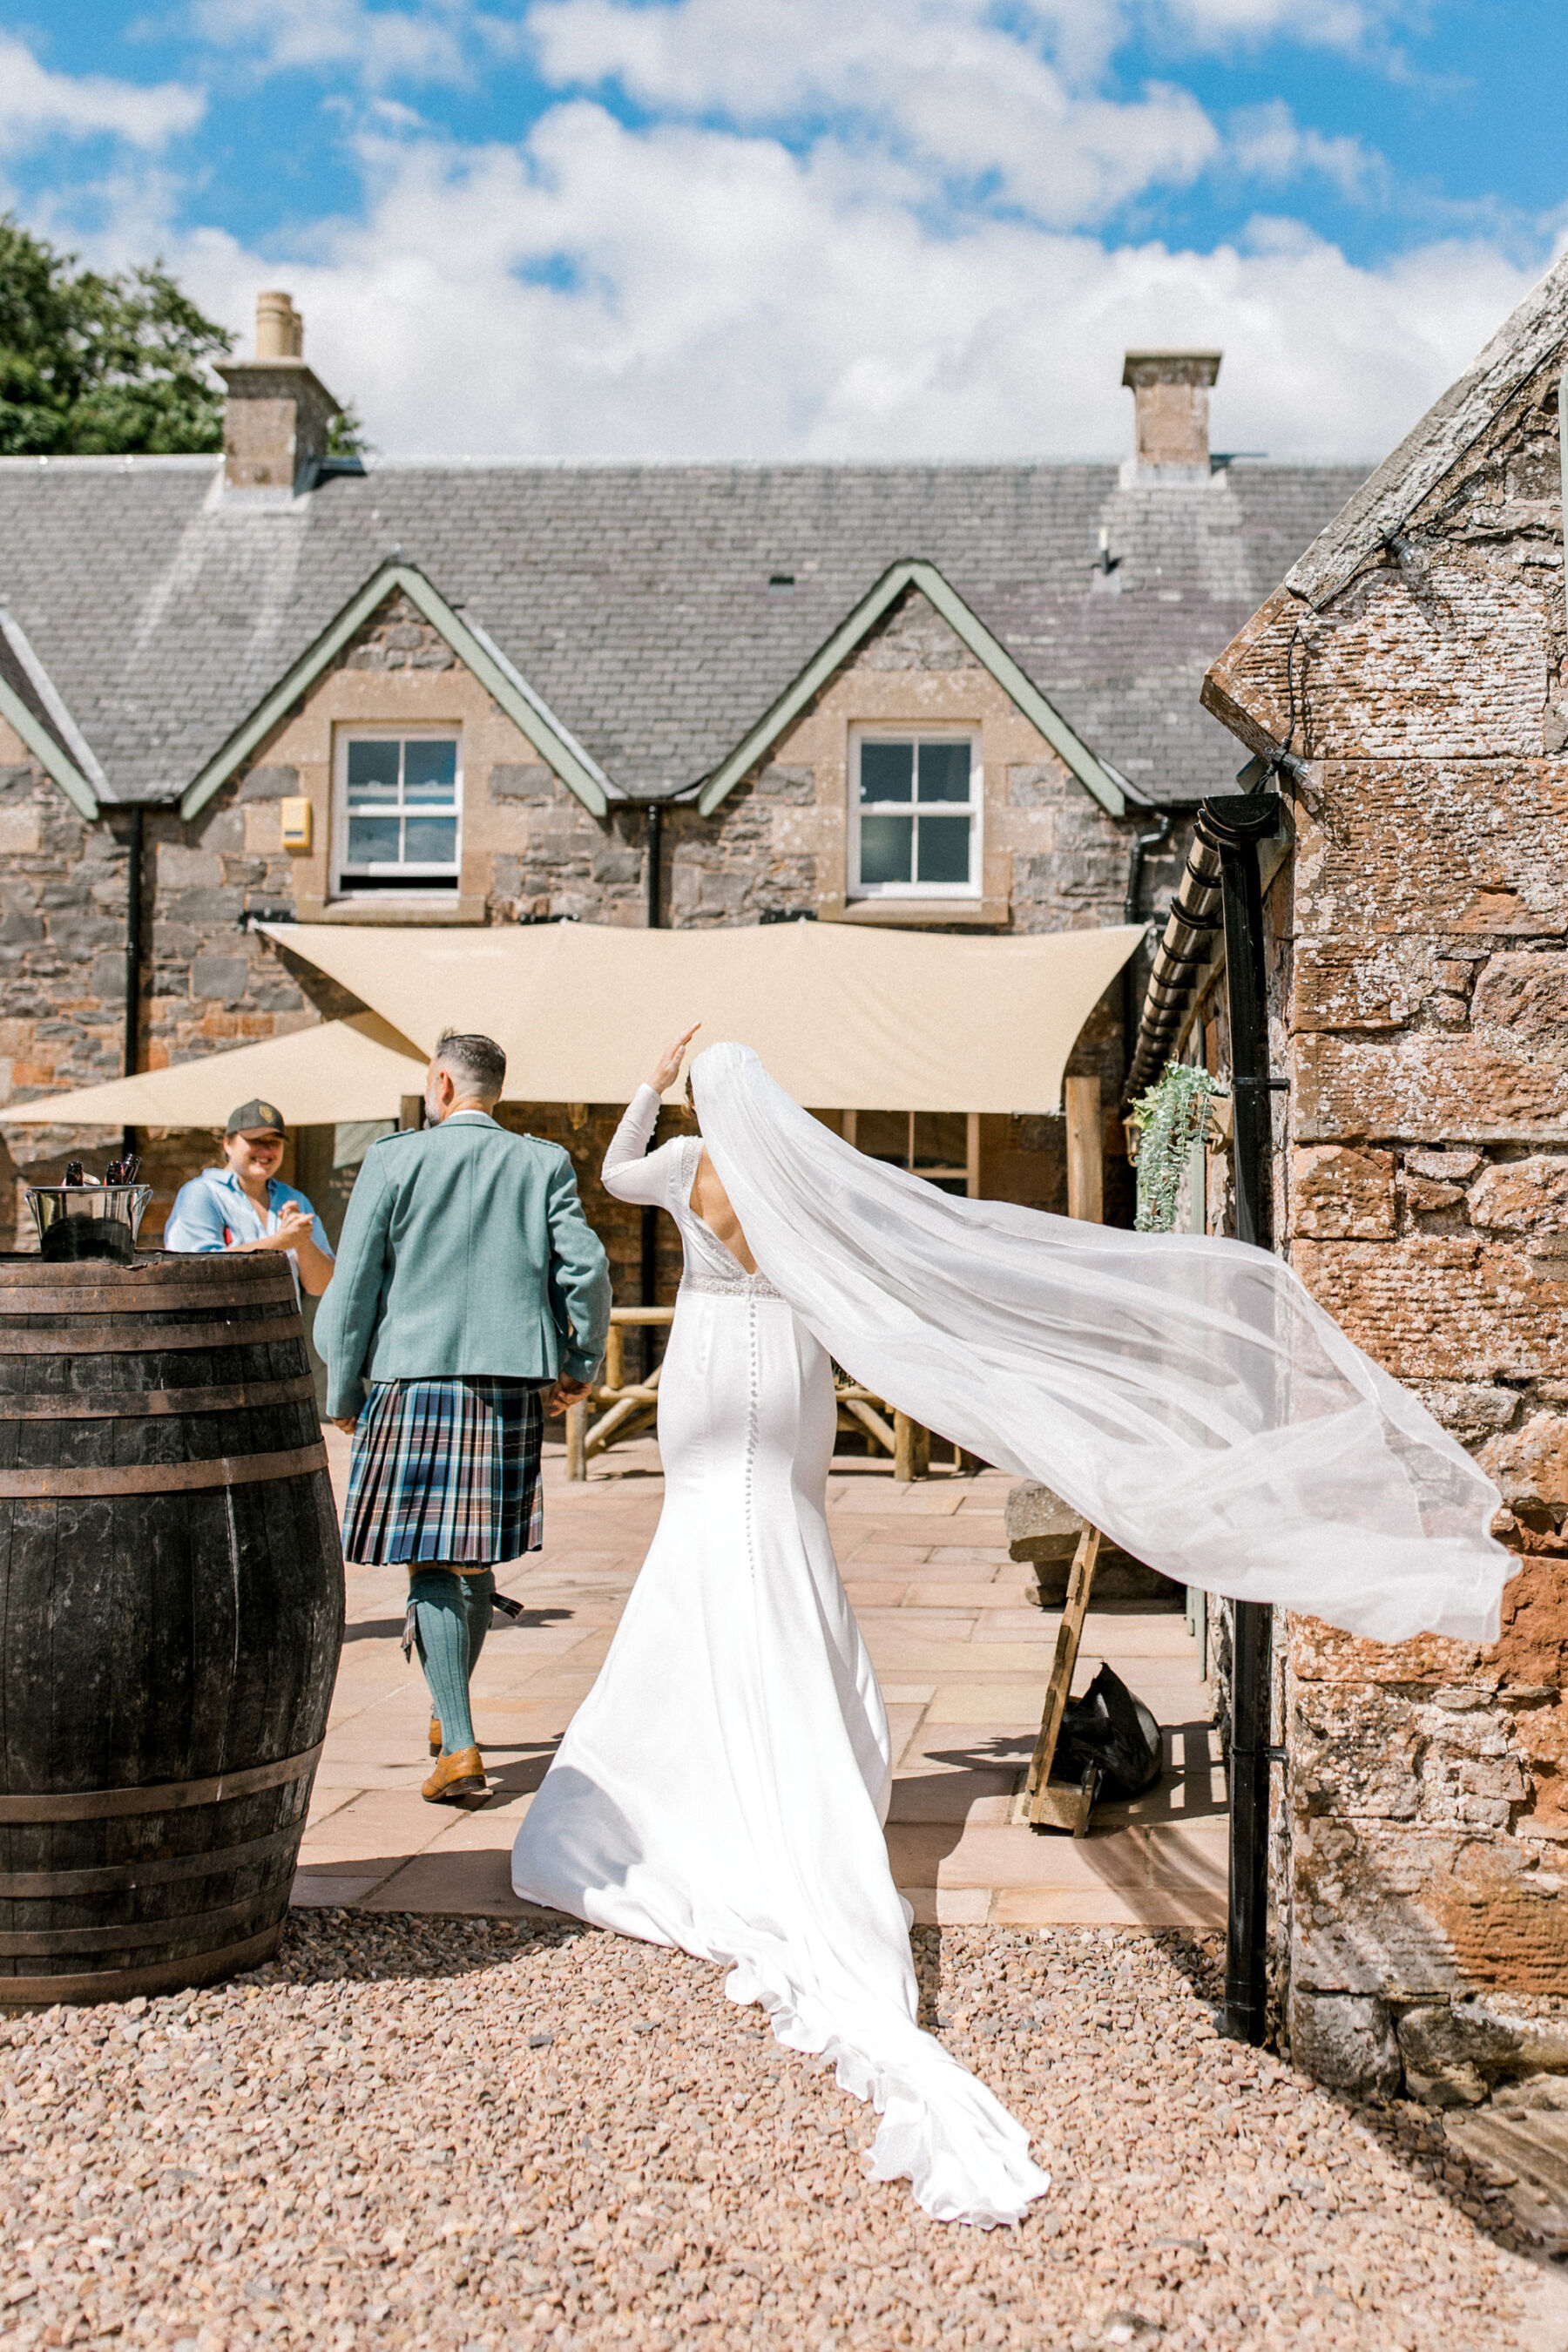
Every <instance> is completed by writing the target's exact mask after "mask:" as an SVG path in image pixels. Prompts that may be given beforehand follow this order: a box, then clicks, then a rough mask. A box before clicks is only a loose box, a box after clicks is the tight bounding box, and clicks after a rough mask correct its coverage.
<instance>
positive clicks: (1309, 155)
mask: <svg viewBox="0 0 1568 2352" xmlns="http://www.w3.org/2000/svg"><path fill="white" fill-rule="evenodd" d="M1229 128H1230V136H1229V142H1228V151H1229V157H1230V160H1231V161H1232V162H1233V163H1235V164H1236V166H1237V170H1239V171H1240V172H1242V173H1245V174H1246V175H1247V177H1248V178H1249V179H1256V180H1271V181H1273V182H1275V183H1276V184H1284V183H1285V182H1287V181H1289V180H1299V179H1300V178H1302V177H1303V175H1304V174H1305V173H1309V172H1310V173H1316V174H1317V175H1318V176H1319V177H1320V178H1321V179H1325V180H1328V181H1330V182H1331V183H1332V184H1333V185H1334V186H1335V187H1337V188H1338V189H1339V191H1340V193H1341V194H1342V195H1343V196H1348V197H1349V198H1350V199H1351V201H1352V203H1359V202H1362V201H1363V200H1365V199H1366V198H1368V197H1370V196H1373V195H1381V194H1384V193H1385V192H1386V190H1387V189H1388V187H1389V184H1390V179H1391V174H1390V173H1389V169H1388V165H1387V163H1385V162H1384V158H1383V157H1382V156H1381V155H1379V154H1377V153H1375V152H1373V150H1372V149H1370V148H1368V147H1363V144H1362V142H1361V141H1360V140H1359V139H1347V138H1343V137H1341V138H1330V137H1326V136H1325V135H1324V133H1323V132H1322V131H1312V130H1303V129H1302V128H1301V126H1300V123H1299V122H1298V121H1296V119H1295V117H1294V115H1293V114H1292V113H1291V111H1290V109H1289V107H1288V106H1287V105H1286V103H1285V101H1284V100H1283V99H1279V98H1277V99H1273V100H1270V101H1269V103H1268V105H1267V106H1255V107H1248V108H1246V109H1244V110H1242V111H1240V112H1238V113H1237V114H1233V115H1232V117H1231V119H1230V126H1229Z"/></svg>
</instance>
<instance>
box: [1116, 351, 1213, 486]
mask: <svg viewBox="0 0 1568 2352" xmlns="http://www.w3.org/2000/svg"><path fill="white" fill-rule="evenodd" d="M1223 357H1224V354H1223V352H1128V354H1127V358H1126V362H1125V363H1124V365H1123V367H1122V370H1121V381H1122V383H1124V384H1127V385H1129V386H1130V387H1131V393H1132V398H1133V402H1134V407H1135V418H1136V425H1135V433H1136V437H1135V440H1134V444H1133V449H1134V455H1133V458H1132V463H1131V468H1130V469H1126V470H1128V471H1129V472H1130V474H1131V478H1132V479H1133V480H1135V481H1157V482H1206V481H1207V480H1208V478H1209V386H1210V385H1211V384H1212V383H1214V381H1215V377H1216V376H1217V375H1218V373H1219V363H1220V361H1221V359H1222V358H1223Z"/></svg>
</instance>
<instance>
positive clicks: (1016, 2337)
mask: <svg viewBox="0 0 1568 2352" xmlns="http://www.w3.org/2000/svg"><path fill="white" fill-rule="evenodd" d="M917 1947H918V1950H919V1955H920V1959H921V1970H922V1985H923V1991H924V1996H925V2001H926V2008H927V2021H928V2022H931V2021H935V2022H936V2023H937V2024H938V2025H939V2028H940V2030H942V2031H943V2032H944V2034H945V2037H946V2039H947V2040H948V2042H949V2043H950V2046H951V2047H952V2048H953V2049H954V2050H955V2051H957V2052H958V2053H960V2054H961V2055H962V2056H963V2057H964V2058H965V2059H967V2060H968V2061H969V2062H970V2063H973V2065H974V2066H975V2067H976V2068H977V2069H978V2070H979V2071H980V2072H981V2073H982V2074H984V2078H985V2080H986V2081H987V2082H989V2083H990V2084H992V2085H993V2086H994V2088H995V2090H996V2091H997V2092H998V2093H999V2094H1000V2095H1001V2096H1002V2097H1003V2098H1004V2099H1005V2100H1006V2101H1007V2102H1008V2104H1009V2105H1011V2106H1013V2107H1014V2109H1015V2110H1016V2112H1017V2113H1018V2114H1019V2115H1020V2116H1022V2117H1023V2118H1024V2119H1025V2120H1026V2123H1027V2124H1028V2126H1029V2127H1030V2129H1031V2131H1032V2132H1033V2133H1034V2135H1035V2137H1036V2153H1037V2156H1039V2157H1040V2158H1041V2160H1042V2161H1043V2162H1044V2163H1046V2164H1047V2166H1048V2168H1049V2169H1050V2170H1051V2172H1052V2174H1053V2175H1054V2182H1053V2186H1052V2189H1051V2191H1050V2194H1049V2195H1048V2197H1047V2198H1045V2199H1044V2200H1042V2201H1041V2202H1040V2204H1038V2205H1037V2207H1036V2208H1035V2209H1034V2210H1033V2211H1032V2213H1031V2215H1030V2217H1029V2218H1028V2219H1027V2221H1026V2222H1025V2223H1024V2224H1023V2225H1022V2226H1021V2227H1020V2228H1018V2229H1017V2230H1014V2231H991V2232H989V2233H986V2232H982V2231H973V2230H963V2229H954V2228H951V2227H944V2226H943V2225H942V2224H941V2223H938V2222H933V2221H930V2220H928V2219H927V2218H926V2216H925V2215H923V2214H922V2213H921V2212H920V2210H918V2208H917V2207H916V2206H915V2205H914V2204H913V2202H912V2201H911V2200H910V2196H909V2194H908V2190H907V2188H906V2187H904V2186H903V2185H901V2184H898V2183H893V2184H889V2185H886V2186H879V2185H877V2184H875V2183H872V2182H870V2181H868V2180H867V2179H865V2177H864V2175H863V2174H862V2172H861V2170H860V2168H859V2154H858V2151H859V2150H860V2148H861V2147H862V2146H863V2145H864V2143H865V2142H866V2141H867V2140H868V2138H869V2137H870V2126H869V2124H868V2116H867V2112H866V2110H865V2109H863V2108H862V2107H860V2106H859V2105H858V2103H856V2102H855V2101H853V2100H851V2099H849V2098H848V2097H847V2096H846V2095H844V2094H843V2093H842V2092H840V2091H839V2090H838V2089H837V2086H836V2085H835V2084H834V2083H833V2081H832V2079H831V2077H830V2076H827V2075H825V2074H822V2073H821V2072H820V2071H818V2070H817V2069H816V2067H814V2066H813V2065H812V2064H811V2063H810V2062H808V2061H806V2060H805V2059H802V2058H800V2057H797V2056H796V2055H795V2054H794V2053H789V2052H784V2051H781V2050H780V2049H778V2048H777V2046H776V2045H775V2044H774V2042H773V2040H772V2038H771V2036H770V2035H769V2034H768V2033H767V2032H766V2031H765V2029H764V2028H763V2024H762V2021H761V2018H760V2015H759V2013H758V2012H757V2011H754V2010H753V2011H736V2010H735V2009H733V2008H731V2005H730V2004H729V2003H728V2002H727V2001H726V2000H724V1999H723V1997H722V1994H721V1990H720V1981H721V1980H720V1976H719V1973H718V1971H717V1970H715V1969H710V1968H709V1967H707V1966H705V1965H703V1964H701V1963H700V1962H697V1961H693V1960H689V1959H687V1958H684V1957H683V1956H681V1955H679V1954H674V1953H668V1952H658V1951H654V1950H651V1949H649V1948H645V1947H642V1946H639V1945H635V1944H627V1943H622V1942H620V1941H618V1940H617V1939H616V1938H615V1937H608V1936H599V1935H594V1934H591V1933H588V1932H586V1931H583V1930H578V1929H574V1928H566V1927H552V1928H546V1929H544V1930H542V1931H535V1930H532V1929H527V1928H524V1929H520V1928H518V1927H515V1926H513V1925H511V1924H510V1923H501V1922H493V1921H488V1920H450V1919H416V1918H409V1917H404V1916H388V1917H375V1916H367V1915H364V1914H350V1913H342V1912H313V1913H312V1912H306V1913H303V1914H296V1915H295V1916H294V1918H293V1920H292V1921H291V1923H290V1926H289V1934H288V1939H287V1942H286V1944H285V1947H284V1949H283V1953H282V1956H281V1958H280V1959H279V1961H277V1962H276V1963H274V1964H273V1965H272V1966H271V1967H269V1968H268V1969H262V1970H260V1971H259V1972H258V1974H257V1975H256V1976H253V1977H251V1978H248V1979H244V1980H242V1981H241V1982H239V1983H237V1984H234V1985H229V1986H226V1987H223V1988H220V1989H218V1990H215V1991H212V1992H206V1993H196V1994H182V1995H178V1996H176V1997H175V1998H174V1999H172V2000H156V2001H152V2002H145V2001H134V2002H132V2003H130V2004H129V2005H128V2007H126V2008H115V2007H108V2006H106V2007H103V2008H99V2009H88V2010H75V2011H66V2010H51V2011H48V2012H47V2013H46V2014H44V2015H42V2016H37V2015H35V2016H32V2017H26V2018H16V2019H13V2020H11V2021H4V2020H0V2090H3V2092H4V2095H5V2133H4V2137H0V2223H3V2227H4V2238H3V2241H0V2282H3V2284H0V2344H3V2345H4V2346H5V2347H12V2346H16V2347H21V2346H33V2345H36V2344H40V2343H42V2344H47V2345H56V2344H72V2343H75V2344H85V2343H88V2342H89V2341H91V2340H94V2339H108V2338H110V2337H115V2338H118V2339H120V2340H121V2342H123V2343H126V2344H130V2343H135V2344H145V2345H152V2346H158V2347H171V2352H229V2347H249V2346H253V2345H257V2346H259V2345H266V2344H268V2343H271V2344H278V2345H321V2346H329V2347H333V2352H350V2347H355V2346H365V2347H369V2346H372V2345H374V2346H376V2347H400V2346H405V2345H413V2346H417V2347H425V2346H430V2347H437V2352H479V2347H485V2352H491V2347H531V2346H542V2345H545V2344H549V2345H552V2346H561V2347H566V2346H581V2347H594V2352H598V2347H609V2346H612V2345H624V2346H628V2347H631V2346H635V2347H671V2352H673V2347H686V2346H688V2345H702V2346H720V2345H722V2346H730V2345H766V2346H770V2347H781V2348H782V2352H795V2347H797V2346H805V2347H822V2346H830V2345H831V2346H835V2347H851V2346H853V2347H861V2346H864V2347H875V2352H881V2347H891V2346H900V2345H914V2346H937V2345H939V2344H940V2345H942V2346H943V2347H949V2346H951V2347H958V2346H993V2345H1016V2346H1029V2347H1041V2346H1053V2347H1072V2352H1089V2347H1098V2346H1100V2345H1121V2344H1129V2343H1135V2344H1145V2343H1146V2344H1153V2343H1162V2344H1164V2345H1167V2346H1177V2345H1191V2346H1194V2347H1197V2346H1211V2345H1223V2346H1226V2347H1231V2346H1265V2345H1268V2346H1270V2347H1278V2346H1281V2345H1285V2346H1295V2345H1322V2346H1324V2347H1332V2352H1352V2347H1385V2346H1393V2345H1400V2346H1406V2347H1420V2352H1439V2347H1440V2352H1469V2347H1475V2348H1476V2352H1481V2347H1486V2352H1497V2347H1506V2346H1510V2345H1516V2344H1523V2343H1531V2344H1538V2343H1539V2344H1553V2343H1556V2344H1561V2343H1562V2342H1563V2341H1564V2340H1565V2338H1564V2336H1563V2334H1560V2333H1556V2332H1553V2333H1551V2334H1546V2335H1542V2334H1541V2333H1540V2332H1539V2324H1538V2323H1527V2322H1526V2321H1525V2320H1524V2318H1523V2314H1524V2311H1525V2304H1526V2300H1527V2298H1528V2297H1529V2295H1530V2294H1531V2293H1534V2292H1537V2291H1538V2289H1539V2280H1540V2273H1538V2272H1537V2271H1536V2270H1535V2269H1534V2268H1533V2267H1532V2266H1531V2265H1530V2264H1528V2263H1525V2262H1524V2261H1523V2260H1521V2256H1520V2254H1519V2253H1518V2252H1515V2251H1513V2247H1514V2244H1515V2242H1514V2241H1513V2240H1512V2239H1511V2238H1510V2235H1509V2231H1510V2227H1511V2222H1510V2209H1509V2207H1508V2203H1507V2200H1506V2198H1504V2197H1502V2196H1501V2194H1500V2191H1499V2189H1498V2188H1497V2187H1496V2185H1495V2184H1488V2183H1486V2182H1484V2181H1483V2180H1482V2179H1479V2177H1478V2176H1476V2175H1474V2174H1472V2173H1469V2172H1468V2171H1466V2170H1465V2169H1464V2168H1462V2167H1461V2166H1460V2165H1459V2164H1458V2163H1456V2162H1455V2161H1454V2160H1453V2158H1451V2156H1450V2155H1449V2153H1448V2151H1447V2147H1446V2145H1445V2143H1444V2140H1443V2137H1442V2134H1441V2131H1440V2129H1439V2128H1438V2127H1437V2126H1436V2122H1435V2120H1434V2119H1433V2118H1431V2117H1430V2116H1427V2115H1426V2114H1425V2112H1424V2111H1422V2110H1420V2109H1416V2108H1411V2107H1405V2106H1399V2107H1395V2108H1392V2109H1373V2108H1358V2107H1356V2106H1354V2105H1351V2104H1348V2103H1346V2102H1344V2101H1342V2100H1340V2099H1336V2098H1333V2097H1331V2096H1329V2095H1326V2094H1324V2093H1322V2092H1320V2091H1318V2090H1316V2089H1314V2088H1313V2087H1312V2086H1311V2085H1310V2084H1309V2083H1308V2082H1307V2081H1306V2080H1305V2078H1304V2077H1301V2076H1298V2075H1294V2074H1290V2073H1289V2072H1288V2071H1287V2070H1285V2069H1284V2068H1282V2067H1281V2066H1279V2064H1278V2063H1275V2062H1274V2061H1272V2060H1271V2059H1270V2058H1269V2057H1268V2056H1267V2055H1266V2054H1263V2053H1253V2052H1245V2051H1238V2050H1237V2048H1236V2047H1235V2045H1233V2044H1231V2043H1228V2042H1225V2041H1223V2040H1221V2039H1220V2038H1219V2037H1218V2036H1217V2034H1216V2032H1215V2023H1214V2012H1213V2008H1212V2003H1213V2000H1214V1998H1215V1992H1216V1990H1217V1987H1216V1982H1215V1961H1216V1958H1217V1941H1216V1939H1213V1938H1202V1937H1200V1938H1197V1939H1194V1938H1192V1937H1183V1936H1178V1935H1174V1934H1134V1933H1128V1932H1126V1931H1122V1930H1113V1929H1071V1928H1061V1929H1028V1930H1016V1931H1012V1932H1009V1931H1006V1930H998V1929H982V1928H963V1929H961V1928H946V1929H942V1930H940V1931H939V1930H937V1929H925V1930H920V1931H917Z"/></svg>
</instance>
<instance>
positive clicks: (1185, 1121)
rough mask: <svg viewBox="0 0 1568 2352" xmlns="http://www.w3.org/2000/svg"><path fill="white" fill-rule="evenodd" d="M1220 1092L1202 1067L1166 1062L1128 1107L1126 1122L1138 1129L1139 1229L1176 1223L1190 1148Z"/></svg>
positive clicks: (1163, 1230) (1157, 1230) (1159, 1230)
mask: <svg viewBox="0 0 1568 2352" xmlns="http://www.w3.org/2000/svg"><path fill="white" fill-rule="evenodd" d="M1224 1092H1225V1088H1224V1087H1222V1086H1221V1085H1220V1083H1219V1080H1218V1079H1217V1078H1211V1077H1210V1076H1209V1074H1208V1072H1207V1071H1206V1070H1200V1069H1195V1068H1194V1067H1193V1066H1192V1065H1191V1064H1190V1063H1187V1062H1167V1063H1166V1065H1165V1066H1164V1069H1163V1071H1162V1072H1161V1074H1160V1076H1158V1077H1157V1078H1156V1079H1155V1081H1154V1083H1153V1085H1152V1087H1150V1088H1149V1091H1148V1093H1147V1094H1145V1095H1141V1096H1140V1097H1139V1098H1138V1100H1137V1101H1136V1102H1135V1103H1134V1104H1133V1106H1132V1108H1131V1110H1130V1111H1129V1112H1128V1114H1127V1124H1128V1126H1129V1127H1131V1128H1136V1129H1137V1130H1138V1215H1137V1219H1136V1224H1137V1230H1138V1231H1139V1233H1141V1234H1168V1233H1169V1232H1170V1231H1171V1229H1172V1227H1173V1225H1174V1223H1175V1222H1176V1204H1177V1202H1178V1200H1179V1199H1180V1197H1181V1190H1182V1178H1183V1176H1184V1174H1185V1172H1186V1167H1187V1160H1188V1158H1189V1156H1190V1154H1191V1152H1192V1148H1193V1146H1194V1143H1196V1142H1197V1140H1198V1139H1199V1137H1200V1136H1202V1135H1203V1134H1204V1133H1205V1130H1206V1129H1207V1127H1208V1118H1209V1104H1210V1103H1211V1102H1212V1100H1213V1099H1214V1097H1215V1095H1221V1094H1223V1093H1224Z"/></svg>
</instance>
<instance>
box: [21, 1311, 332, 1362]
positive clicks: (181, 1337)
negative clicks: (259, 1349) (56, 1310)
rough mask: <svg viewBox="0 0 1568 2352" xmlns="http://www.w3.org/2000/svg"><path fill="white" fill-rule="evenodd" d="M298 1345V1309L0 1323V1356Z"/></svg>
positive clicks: (300, 1335) (145, 1353)
mask: <svg viewBox="0 0 1568 2352" xmlns="http://www.w3.org/2000/svg"><path fill="white" fill-rule="evenodd" d="M268 1339H271V1340H291V1341H292V1342H293V1343H294V1345H295V1346H296V1347H300V1346H302V1345H303V1340H304V1334H303V1332H302V1331H301V1329H300V1318H299V1316H298V1314H297V1313H293V1312H290V1313H289V1314H287V1315H273V1316H269V1317H268V1318H267V1319H266V1320H265V1321H264V1322H259V1323H163V1324H160V1325H158V1327H157V1328H156V1329H154V1330H152V1331H149V1330H148V1329H147V1328H146V1326H145V1325H126V1324H114V1323H87V1324H83V1325H82V1326H81V1328H79V1329H78V1330H74V1331H18V1330H17V1329H16V1328H15V1326H13V1327H12V1328H10V1329H9V1330H7V1329H6V1328H5V1327H4V1326H3V1325H0V1356H129V1355H137V1356H156V1355H162V1354H163V1352H164V1351H165V1350H166V1349H172V1348H253V1347H255V1346H256V1345H257V1344H258V1342H259V1341H263V1340H268Z"/></svg>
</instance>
